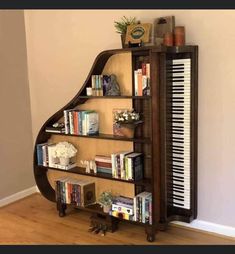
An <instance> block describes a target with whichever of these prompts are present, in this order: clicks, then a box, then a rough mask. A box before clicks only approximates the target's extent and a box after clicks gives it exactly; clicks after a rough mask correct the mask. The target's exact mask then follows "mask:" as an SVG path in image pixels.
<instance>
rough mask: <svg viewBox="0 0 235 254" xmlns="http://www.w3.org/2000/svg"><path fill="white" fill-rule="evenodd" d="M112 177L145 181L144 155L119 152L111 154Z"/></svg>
mask: <svg viewBox="0 0 235 254" xmlns="http://www.w3.org/2000/svg"><path fill="white" fill-rule="evenodd" d="M111 162H112V177H114V178H118V179H123V180H129V181H130V180H132V181H138V180H141V179H143V154H142V153H135V152H130V151H126V152H119V153H114V154H111Z"/></svg>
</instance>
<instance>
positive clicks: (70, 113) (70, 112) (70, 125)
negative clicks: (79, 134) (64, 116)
mask: <svg viewBox="0 0 235 254" xmlns="http://www.w3.org/2000/svg"><path fill="white" fill-rule="evenodd" d="M69 127H70V128H69V132H70V134H74V125H73V111H69Z"/></svg>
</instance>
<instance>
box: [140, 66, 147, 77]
mask: <svg viewBox="0 0 235 254" xmlns="http://www.w3.org/2000/svg"><path fill="white" fill-rule="evenodd" d="M141 67H142V75H146V67H147V65H146V63H142V66H141Z"/></svg>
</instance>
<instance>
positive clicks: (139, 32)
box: [125, 23, 152, 44]
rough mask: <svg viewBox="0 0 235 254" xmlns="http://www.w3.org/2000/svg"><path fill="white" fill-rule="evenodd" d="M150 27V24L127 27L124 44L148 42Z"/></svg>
mask: <svg viewBox="0 0 235 254" xmlns="http://www.w3.org/2000/svg"><path fill="white" fill-rule="evenodd" d="M151 27H152V24H151V23H144V24H136V25H129V26H128V27H127V32H126V39H125V44H129V43H140V42H143V43H147V42H149V40H150V34H151Z"/></svg>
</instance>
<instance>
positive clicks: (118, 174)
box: [116, 154, 121, 179]
mask: <svg viewBox="0 0 235 254" xmlns="http://www.w3.org/2000/svg"><path fill="white" fill-rule="evenodd" d="M116 160H117V178H119V179H120V178H121V165H120V164H121V162H120V154H118V155H117V156H116Z"/></svg>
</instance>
